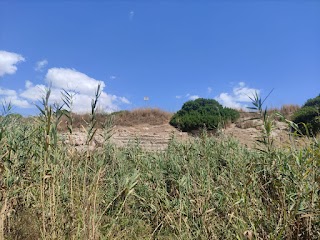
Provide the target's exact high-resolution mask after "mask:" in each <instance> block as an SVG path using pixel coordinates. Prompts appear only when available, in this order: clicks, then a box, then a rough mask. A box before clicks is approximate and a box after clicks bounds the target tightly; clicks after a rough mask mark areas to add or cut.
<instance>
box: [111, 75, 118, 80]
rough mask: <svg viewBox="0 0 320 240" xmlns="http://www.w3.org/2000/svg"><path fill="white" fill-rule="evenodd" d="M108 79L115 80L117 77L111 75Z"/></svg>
mask: <svg viewBox="0 0 320 240" xmlns="http://www.w3.org/2000/svg"><path fill="white" fill-rule="evenodd" d="M109 78H110V80H115V79H116V78H117V77H116V76H114V75H111V76H110V77H109Z"/></svg>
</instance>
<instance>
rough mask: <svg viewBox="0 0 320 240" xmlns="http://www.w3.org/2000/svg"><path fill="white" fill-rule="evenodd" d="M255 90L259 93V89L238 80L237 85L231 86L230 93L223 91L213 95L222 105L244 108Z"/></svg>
mask: <svg viewBox="0 0 320 240" xmlns="http://www.w3.org/2000/svg"><path fill="white" fill-rule="evenodd" d="M255 92H257V93H258V94H259V93H260V90H259V89H255V88H249V87H247V86H246V84H245V83H244V82H239V83H238V85H237V86H235V87H233V89H232V92H231V93H227V92H223V93H221V94H219V95H218V96H216V97H215V99H216V100H217V101H219V102H220V103H221V104H222V105H224V106H226V107H230V108H238V109H240V108H242V109H245V108H246V107H247V106H248V105H247V103H249V102H251V100H250V97H251V96H252V95H253V94H254V93H255Z"/></svg>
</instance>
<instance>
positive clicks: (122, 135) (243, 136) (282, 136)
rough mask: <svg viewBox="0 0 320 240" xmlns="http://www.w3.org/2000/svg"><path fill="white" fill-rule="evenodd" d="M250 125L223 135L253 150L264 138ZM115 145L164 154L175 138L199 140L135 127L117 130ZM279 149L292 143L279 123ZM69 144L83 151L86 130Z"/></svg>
mask: <svg viewBox="0 0 320 240" xmlns="http://www.w3.org/2000/svg"><path fill="white" fill-rule="evenodd" d="M254 121H255V122H251V123H248V121H240V122H238V123H237V124H231V125H230V126H228V128H226V129H223V130H222V134H223V135H226V136H231V137H234V138H235V139H237V140H239V142H240V143H242V144H243V145H245V146H247V147H249V148H253V147H255V146H256V139H257V138H258V137H259V136H261V122H259V121H257V120H254ZM112 133H113V135H112V137H111V142H113V143H115V144H116V145H117V146H120V147H121V146H125V145H127V144H130V143H135V142H139V144H140V146H141V147H142V148H144V149H146V150H164V149H165V148H166V147H167V145H168V142H169V140H170V138H172V136H174V137H175V139H177V140H181V141H187V140H191V139H193V138H194V137H195V136H192V135H189V134H187V133H184V132H180V131H178V130H177V129H176V128H174V127H172V126H171V125H169V123H166V124H162V125H148V124H140V125H136V126H131V127H123V126H114V128H113V131H112ZM272 136H273V139H274V144H275V146H279V147H283V146H289V145H290V143H292V142H291V141H292V140H290V138H289V135H288V129H287V125H286V124H285V123H281V122H276V123H275V128H274V130H273V133H272ZM63 137H64V139H65V141H66V142H67V143H68V142H70V140H68V139H71V141H73V143H74V145H75V147H76V148H77V149H83V147H84V145H85V140H86V132H85V131H84V130H76V131H75V132H74V133H73V135H72V136H71V138H69V137H67V134H63ZM102 144H103V132H102V131H101V130H98V131H97V133H96V135H95V137H94V139H93V141H92V146H91V147H92V148H95V147H99V146H102Z"/></svg>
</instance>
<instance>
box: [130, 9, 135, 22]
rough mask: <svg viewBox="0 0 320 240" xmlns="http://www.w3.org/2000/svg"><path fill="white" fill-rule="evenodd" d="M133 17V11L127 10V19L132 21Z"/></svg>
mask: <svg viewBox="0 0 320 240" xmlns="http://www.w3.org/2000/svg"><path fill="white" fill-rule="evenodd" d="M133 17H134V11H133V10H131V11H130V12H129V20H130V21H132V20H133Z"/></svg>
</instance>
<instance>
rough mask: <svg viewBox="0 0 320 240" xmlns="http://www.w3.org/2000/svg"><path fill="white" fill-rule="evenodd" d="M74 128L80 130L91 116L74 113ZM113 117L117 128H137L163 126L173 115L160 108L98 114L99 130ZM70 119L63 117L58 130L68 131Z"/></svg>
mask: <svg viewBox="0 0 320 240" xmlns="http://www.w3.org/2000/svg"><path fill="white" fill-rule="evenodd" d="M71 115H72V118H73V123H72V124H73V128H75V129H77V128H78V129H79V128H82V126H85V125H86V124H87V123H88V122H89V121H90V114H76V113H72V114H71ZM108 117H112V118H113V122H114V124H115V125H117V126H135V125H139V124H149V125H161V124H165V123H168V122H169V120H170V118H171V117H172V113H170V112H166V111H164V110H161V109H158V108H138V109H133V110H131V111H119V112H114V113H111V114H107V113H96V121H97V125H96V127H97V128H103V124H104V122H105V120H106V118H108ZM67 123H68V118H67V117H66V116H62V117H61V121H60V123H59V126H58V129H59V131H66V130H67Z"/></svg>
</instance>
